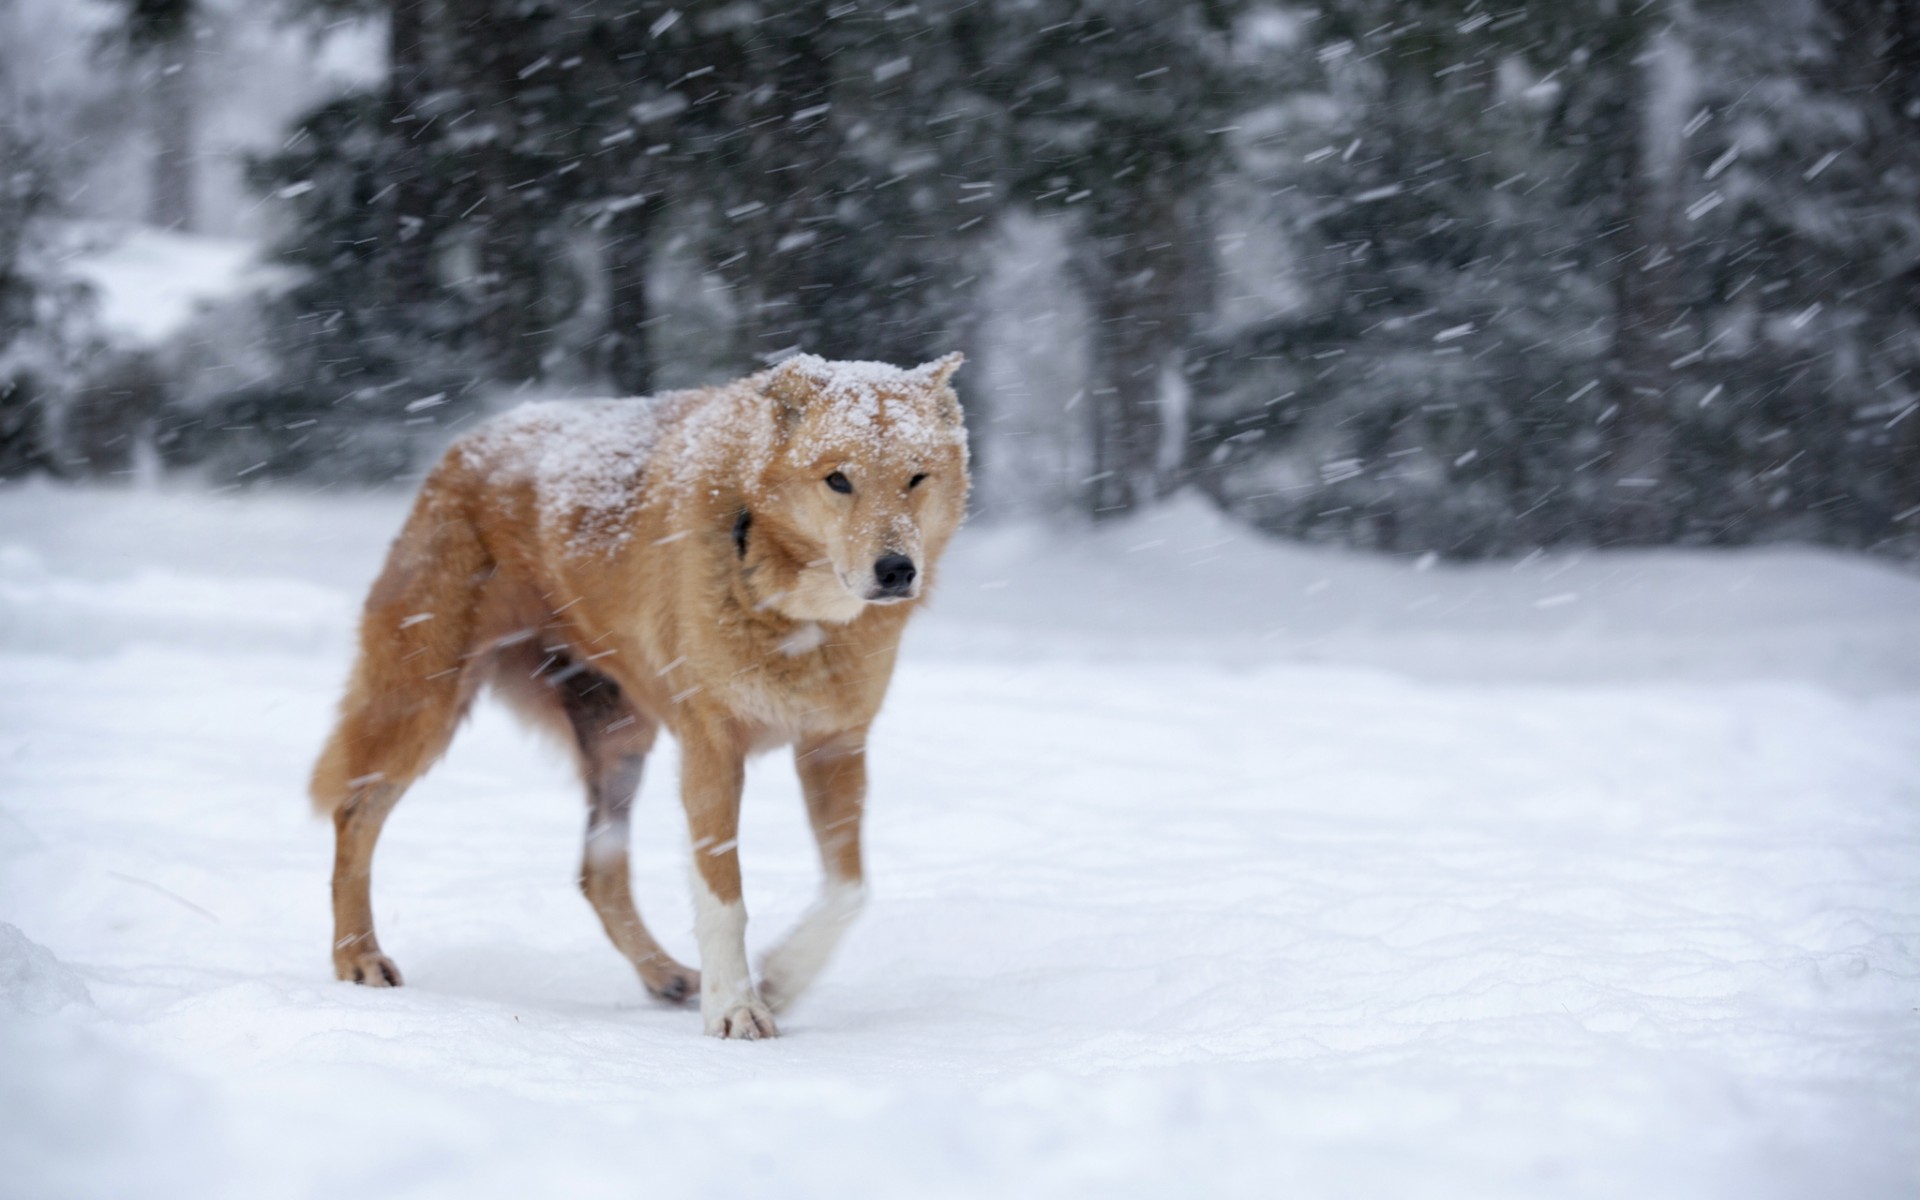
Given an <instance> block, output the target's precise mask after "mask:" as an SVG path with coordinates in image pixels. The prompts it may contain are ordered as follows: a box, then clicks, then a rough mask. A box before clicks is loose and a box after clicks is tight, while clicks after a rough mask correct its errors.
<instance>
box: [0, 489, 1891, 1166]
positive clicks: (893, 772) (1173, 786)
mask: <svg viewBox="0 0 1920 1200" xmlns="http://www.w3.org/2000/svg"><path fill="white" fill-rule="evenodd" d="M402 503H403V501H402V500H401V499H399V498H395V497H372V498H368V497H330V498H321V499H315V498H308V497H301V496H296V495H291V494H284V493H283V494H268V495H255V496H250V497H244V498H235V497H224V498H221V497H209V496H205V495H194V494H174V493H164V492H163V493H139V492H111V491H79V492H75V491H65V490H56V489H51V488H45V487H34V488H26V489H14V490H5V491H0V922H4V923H5V924H0V1163H4V1164H5V1166H4V1169H0V1194H4V1195H6V1196H20V1197H36V1198H43V1197H44V1198H52V1197H62V1196H103V1197H104V1196H141V1197H168V1196H176V1195H177V1196H193V1197H196V1198H199V1197H246V1198H254V1197H280V1196H309V1195H312V1196H318V1195H355V1196H372V1195H379V1196H387V1195H394V1196H447V1197H490V1196H530V1195H534V1196H561V1195H565V1196H588V1197H593V1196H608V1197H615V1196H618V1197H629V1196H635V1195H656V1194H657V1195H662V1196H708V1195H713V1196H727V1195H741V1196H747V1195H751V1196H761V1195H779V1196H834V1197H846V1196H866V1195H889V1196H916V1197H917V1196H943V1195H954V1196H960V1195H967V1196H975V1195H991V1196H996V1197H1010V1196H1035V1197H1039V1196H1047V1197H1052V1196H1076V1195H1077V1196H1100V1197H1111V1196H1131V1195H1140V1196H1164V1195H1209V1194H1211V1195H1260V1196H1271V1195H1276V1194H1295V1195H1310V1196H1311V1195H1326V1196H1365V1197H1374V1196H1385V1195H1424V1196H1462V1197H1474V1198H1476V1200H1478V1198H1485V1197H1500V1196H1529V1197H1533V1196H1553V1197H1567V1196H1621V1197H1636V1198H1639V1197H1658V1196H1728V1197H1733V1196H1740V1197H1756V1196H1847V1197H1850V1198H1863V1197H1877V1196H1888V1197H1891V1196H1912V1195H1914V1194H1916V1191H1917V1190H1920V1153H1916V1150H1915V1146H1916V1131H1917V1130H1920V579H1916V578H1915V577H1913V576H1909V575H1902V574H1900V573H1898V572H1896V571H1895V570H1893V569H1891V568H1889V567H1887V566H1884V565H1879V564H1874V563H1869V562H1866V561H1863V560H1860V559H1855V558H1849V557H1845V556H1839V555H1832V554H1825V553H1818V552H1813V551H1789V550H1768V551H1755V552H1744V553H1728V554H1720V555H1700V554H1678V553H1670V554H1651V555H1594V556H1587V557H1555V558H1542V559H1536V560H1533V561H1530V562H1527V563H1522V564H1517V565H1516V564H1497V565H1486V566H1479V567H1473V568H1455V567H1447V566H1431V565H1429V566H1426V567H1425V569H1420V568H1419V567H1417V566H1416V565H1415V564H1411V563H1407V562H1405V561H1388V560H1376V559H1363V558H1357V557H1352V556H1343V555H1336V554H1329V553H1322V552H1316V551H1306V550H1301V549H1297V548H1287V547H1281V546H1276V545H1272V544H1270V543H1263V542H1260V541H1258V540H1257V539H1253V538H1251V537H1250V536H1248V535H1246V534H1245V533H1243V532H1241V531H1238V530H1236V529H1234V528H1233V527H1231V526H1228V525H1224V524H1221V523H1219V522H1216V521H1214V520H1212V519H1210V518H1209V517H1208V516H1207V515H1206V514H1204V513H1202V512H1200V511H1199V510H1197V509H1195V508H1192V507H1189V506H1175V507H1174V508H1172V509H1170V510H1169V511H1168V512H1167V513H1165V514H1162V515H1160V516H1159V517H1156V518H1152V519H1147V520H1142V521H1139V522H1136V523H1133V524H1130V525H1128V526H1125V527H1123V528H1118V529H1113V530H1107V531H1103V532H1101V533H1100V534H1099V535H1098V536H1095V537H1088V536H1086V535H1084V534H1081V533H1074V532H1072V531H1059V532H1045V531H1041V530H1037V529H1031V528H1017V529H993V528H982V529H977V530H973V531H970V532H969V533H968V534H965V535H963V538H962V541H961V544H960V545H959V546H958V547H957V549H956V552H955V557H954V559H953V561H952V564H951V570H950V571H949V573H948V576H947V578H946V580H945V582H944V587H943V593H942V598H941V602H940V606H939V609H938V611H937V612H935V613H933V614H931V615H930V616H929V617H928V618H927V619H926V620H925V621H924V623H923V625H922V626H921V627H919V628H918V629H916V631H915V633H914V635H913V640H912V644H911V648H910V651H909V653H908V654H907V655H906V657H905V659H904V662H903V664H902V667H901V671H900V676H899V679H898V683H897V685H896V689H895V691H894V694H893V697H892V699H891V700H890V702H889V708H888V711H887V713H886V715H885V717H884V718H883V727H882V732H881V734H880V736H879V737H878V739H877V742H876V745H875V763H874V771H873V774H874V779H875V802H874V805H873V810H872V811H873V817H872V823H871V826H870V828H871V861H872V863H873V869H874V890H875V902H874V904H873V905H872V906H871V908H870V909H869V913H868V916H867V917H866V918H865V919H864V920H863V923H862V924H861V925H860V926H858V927H857V928H856V931H855V933H854V934H853V936H852V937H851V938H850V940H849V943H848V945H847V947H846V950H845V952H844V954H843V956H842V958H841V959H840V960H839V961H838V962H837V963H836V964H835V966H834V967H833V968H832V969H831V970H830V972H829V973H828V975H827V976H826V978H825V979H824V981H823V982H822V983H821V984H820V986H819V987H818V989H817V990H816V991H815V992H814V993H813V994H811V995H810V996H809V997H808V998H807V1000H806V1001H805V1002H804V1003H803V1004H802V1005H801V1006H800V1007H799V1008H797V1009H796V1010H795V1011H794V1012H793V1013H792V1014H790V1015H789V1016H788V1017H787V1019H786V1020H785V1021H784V1022H783V1029H784V1031H785V1033H786V1035H787V1036H785V1037H784V1038H783V1039H781V1040H780V1041H777V1042H773V1043H766V1044H725V1043H720V1042H715V1041H712V1040H710V1039H707V1038H703V1037H701V1036H700V1035H699V1022H698V1020H697V1018H696V1017H695V1016H694V1014H692V1013H691V1012H689V1011H686V1010H678V1009H671V1008H666V1007H661V1006H657V1005H654V1004H651V1003H649V1002H647V1001H646V1000H645V999H644V998H643V997H642V995H641V993H640V990H639V987H638V985H637V984H636V982H635V980H634V979H633V978H632V977H631V974H630V973H629V971H628V970H627V968H626V967H625V965H624V964H623V963H622V962H621V961H620V960H619V959H618V958H617V957H616V956H615V954H614V952H613V950H612V949H611V947H609V946H608V945H607V944H606V943H605V940H604V938H603V935H602V934H601V933H600V931H599V929H598V927H597V926H596V925H595V924H594V922H593V919H592V917H591V915H590V913H589V910H588V909H587V906H586V904H585V902H584V901H583V900H581V898H580V897H579V895H578V894H577V893H576V892H575V890H574V888H573V885H572V872H573V868H574V863H575V860H576V857H577V853H578V837H579V834H580V826H581V824H582V817H583V813H582V805H581V802H580V799H579V797H578V796H577V795H576V794H575V790H574V786H573V785H572V784H571V783H570V781H569V780H568V779H567V778H566V775H565V772H564V771H563V769H562V768H561V766H560V765H559V760H558V758H557V756H556V755H555V754H554V753H553V752H552V751H550V750H549V749H548V748H546V747H544V746H543V745H541V744H539V743H537V742H535V741H533V740H531V739H529V738H528V737H526V736H523V735H522V734H521V733H520V732H519V731H518V730H517V729H515V728H514V727H513V726H512V725H511V724H510V722H509V721H508V720H507V719H506V718H505V717H504V716H503V715H502V714H501V713H500V712H499V711H497V710H495V709H493V708H486V709H484V710H483V711H481V712H480V713H479V715H478V716H477V718H476V720H475V721H474V722H473V724H472V725H471V726H470V727H469V728H468V730H467V731H466V732H465V734H464V736H463V737H462V738H461V740H460V741H459V742H458V743H457V744H456V747H455V750H454V752H453V754H452V755H451V756H450V758H449V759H448V760H447V761H446V762H445V763H444V764H443V765H442V766H441V768H440V769H439V770H438V771H436V772H435V773H434V774H433V775H432V776H431V777H430V778H429V779H428V781H427V782H426V783H424V784H423V785H422V786H420V787H419V788H418V789H417V790H416V792H415V793H414V794H413V795H412V796H410V797H409V799H408V801H407V802H406V804H404V805H403V806H402V807H401V809H400V810H399V812H398V814H397V815H396V817H395V818H394V820H393V822H392V824H391V825H390V826H389V833H388V836H387V838H386V840H385V841H384V842H383V845H382V850H381V856H380V860H379V864H378V871H377V876H376V886H375V903H376V907H377V909H378V910H379V913H380V918H381V922H382V924H381V933H382V938H383V941H384V943H385V945H386V947H387V949H388V950H389V951H391V952H392V953H393V955H394V957H395V958H396V959H397V960H398V961H399V963H400V964H401V966H402V968H403V969H404V970H405V971H406V973H407V980H408V984H409V986H408V987H407V988H405V989H402V990H399V991H372V990H367V989H363V988H355V987H352V986H349V985H346V984H340V983H335V982H333V981H332V979H331V978H330V973H329V969H328V960H327V953H326V943H327V936H328V925H327V920H328V918H327V902H326V889H327V885H326V876H327V871H328V866H329V856H330V832H329V830H328V828H327V827H326V826H325V825H324V824H322V823H320V822H318V821H316V820H315V819H313V818H312V817H311V816H310V815H309V814H308V812H307V809H306V806H305V802H304V800H303V798H302V795H301V784H302V778H303V775H304V773H305V771H306V768H307V766H308V764H309V761H310V758H311V756H312V754H313V753H314V751H315V749H316V747H317V745H318V743H319V739H320V737H321V736H322V733H323V731H324V727H325V723H326V719H327V713H328V709H329V707H330V705H331V704H332V702H333V700H334V698H335V695H336V690H337V688H338V685H339V683H340V681H341V678H342V675H343V672H344V670H345V666H346V661H347V658H346V655H347V636H348V632H349V629H350V625H351V620H352V614H353V610H354V607H355V605H356V604H357V602H358V593H359V592H360V590H361V588H362V587H363V585H364V583H365V581H366V580H367V579H368V578H369V577H370V575H371V573H372V571H373V570H374V568H375V566H376V563H377V559H378V556H379V554H380V553H381V551H382V550H383V549H384V546H385V542H386V539H387V538H388V537H389V536H390V535H391V533H392V531H393V529H394V528H395V527H396V526H397V524H398V519H399V515H400V511H401V507H402ZM673 777H674V767H673V764H672V761H671V756H670V755H663V756H662V758H661V760H660V761H659V762H658V763H656V764H655V765H654V766H653V767H652V770H651V774H650V776H649V780H648V783H647V785H646V789H645V792H644V793H643V797H642V810H643V814H644V815H643V817H642V819H641V822H640V825H639V828H638V829H637V830H636V874H637V878H638V881H639V887H640V892H641V901H642V906H643V909H644V910H645V911H646V912H647V913H648V915H649V917H650V918H651V921H652V923H653V926H654V928H655V929H656V930H657V931H659V932H660V933H661V935H662V937H663V938H664V940H666V941H667V942H668V944H669V945H671V946H673V947H675V948H676V949H677V950H678V951H680V952H681V953H682V954H683V955H687V954H691V952H692V938H691V935H690V931H689V924H690V917H689V905H688V903H687V901H686V899H685V897H684V896H683V894H682V891H683V882H684V878H685V867H684V853H685V851H684V835H683V834H682V833H681V832H680V827H679V824H678V815H677V813H676V812H675V805H674V803H673V800H672V780H673ZM747 807H748V813H747V819H746V829H745V831H744V838H743V845H744V857H745V860H746V870H747V880H748V884H747V886H748V901H749V905H750V907H751V909H752V911H753V913H754V917H755V920H754V927H753V930H752V932H751V934H750V939H751V940H754V941H756V942H757V944H761V945H764V944H766V942H767V941H768V940H770V938H771V937H772V936H773V934H774V933H775V932H777V931H778V930H779V929H781V928H782V927H784V925H785V924H786V922H787V921H788V920H790V919H791V918H792V917H793V916H794V915H796V914H797V913H798V911H799V910H800V908H801V907H802V906H803V904H804V903H805V900H806V898H807V895H808V891H809V888H810V886H811V882H812V868H811V852H810V850H809V848H808V846H807V840H806V835H805V832H804V829H803V824H802V821H801V817H800V813H799V804H798V799H797V795H796V791H795V788H794V786H793V784H792V783H791V782H790V781H789V779H788V778H787V775H786V772H785V770H784V764H783V763H782V762H781V761H779V760H778V759H769V760H766V761H764V762H763V763H762V764H760V765H759V767H758V768H757V770H756V773H755V774H754V775H753V777H752V778H751V780H750V783H749V796H748V806H747Z"/></svg>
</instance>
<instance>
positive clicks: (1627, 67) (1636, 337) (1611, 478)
mask: <svg viewBox="0 0 1920 1200" xmlns="http://www.w3.org/2000/svg"><path fill="white" fill-rule="evenodd" d="M1628 19H1632V18H1628ZM1682 38H1683V33H1682V32H1681V31H1679V30H1672V29H1669V30H1665V31H1662V32H1660V33H1658V34H1655V35H1653V36H1651V37H1647V36H1644V35H1637V34H1635V35H1629V36H1628V37H1627V38H1625V39H1623V41H1624V46H1623V48H1622V49H1621V50H1620V51H1618V53H1619V55H1620V58H1619V61H1617V63H1616V65H1615V76H1616V80H1617V83H1616V87H1617V95H1618V99H1617V100H1616V101H1614V102H1613V103H1612V104H1611V105H1610V106H1609V107H1610V110H1611V111H1610V113H1609V119H1606V120H1604V121H1603V122H1602V129H1601V131H1600V132H1601V137H1602V139H1603V141H1604V143H1605V145H1606V146H1607V151H1606V153H1607V157H1608V159H1609V166H1610V168H1611V172H1612V175H1613V179H1614V188H1615V190H1614V193H1613V205H1612V210H1613V211H1612V213H1611V220H1610V226H1611V228H1610V232H1609V242H1610V244H1611V248H1612V251H1613V274H1612V278H1611V281H1610V283H1611V288H1610V290H1611V292H1612V295H1613V343H1612V347H1611V350H1610V352H1609V355H1608V362H1607V372H1606V376H1607V384H1608V388H1609V398H1610V400H1611V402H1612V404H1613V406H1614V408H1613V413H1614V415H1613V417H1612V419H1611V422H1610V428H1609V429H1608V430H1607V433H1608V435H1609V436H1608V444H1609V446H1610V447H1611V449H1612V454H1611V456H1610V457H1609V458H1608V460H1607V462H1606V464H1605V466H1604V467H1603V470H1604V471H1605V477H1604V482H1603V487H1604V488H1605V492H1604V494H1605V495H1606V496H1607V508H1608V512H1607V514H1606V515H1605V517H1604V518H1603V520H1602V522H1601V526H1602V529H1603V530H1604V531H1605V537H1606V540H1608V541H1612V542H1630V543H1649V542H1661V541H1666V540H1668V539H1670V538H1671V536H1672V535H1673V533H1674V532H1675V529H1674V522H1675V517H1676V515H1677V511H1678V506H1677V498H1676V496H1675V495H1674V492H1673V488H1674V487H1676V486H1677V483H1676V481H1675V480H1674V478H1673V452H1674V446H1673V440H1674V428H1673V404H1674V396H1673V389H1674V386H1675V384H1676V383H1677V382H1678V379H1677V378H1676V376H1675V370H1674V368H1673V366H1672V365H1671V364H1672V362H1673V360H1674V359H1676V358H1679V357H1681V356H1682V355H1683V354H1684V353H1685V352H1686V351H1687V350H1688V349H1690V348H1691V347H1692V344H1693V340H1694V339H1693V338H1692V337H1690V336H1689V334H1688V331H1687V329H1686V322H1687V318H1688V314H1687V307H1686V300H1685V287H1684V284H1683V282H1682V277H1681V272H1680V259H1679V241H1680V230H1679V212H1678V208H1679V202H1678V198H1677V197H1678V191H1677V187H1678V180H1679V174H1680V169H1681V165H1682V162H1681V158H1682V153H1683V151H1682V147H1681V145H1680V141H1679V138H1680V134H1679V130H1678V127H1677V126H1678V122H1679V121H1684V119H1685V114H1684V113H1683V112H1681V111H1680V110H1682V109H1684V108H1685V105H1686V100H1685V98H1684V96H1683V95H1682V94H1681V90H1683V89H1684V78H1685V74H1686V62H1685V59H1686V55H1687V47H1686V44H1685V42H1684V41H1683V40H1682Z"/></svg>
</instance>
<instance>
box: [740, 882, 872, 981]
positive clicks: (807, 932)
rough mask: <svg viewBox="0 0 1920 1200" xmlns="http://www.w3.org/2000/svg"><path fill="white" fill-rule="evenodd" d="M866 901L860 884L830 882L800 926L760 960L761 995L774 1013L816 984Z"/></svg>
mask: <svg viewBox="0 0 1920 1200" xmlns="http://www.w3.org/2000/svg"><path fill="white" fill-rule="evenodd" d="M866 897H867V889H866V888H865V887H864V886H863V885H861V884H859V883H855V882H852V881H849V880H844V879H829V880H828V881H827V883H826V886H824V887H823V888H821V889H820V898H819V899H818V900H815V901H814V902H813V905H812V907H810V908H808V909H807V911H806V912H805V913H803V914H802V915H801V917H800V921H799V923H798V924H796V925H795V926H794V927H793V929H792V931H791V932H789V933H788V934H787V936H786V938H785V939H784V940H783V941H781V943H780V944H779V945H778V946H775V947H774V948H773V949H772V950H769V951H768V952H767V954H766V956H765V957H764V958H762V959H761V960H760V994H761V995H762V996H764V997H765V998H766V1001H767V1003H768V1004H769V1005H770V1006H772V1008H773V1011H774V1012H781V1011H783V1010H784V1009H785V1008H786V1007H787V1006H788V1005H790V1004H792V1003H793V1001H794V999H795V998H796V997H798V996H799V995H800V993H801V992H804V991H806V990H807V987H808V985H810V984H811V983H813V980H814V977H815V976H817V975H819V974H820V970H821V968H822V967H825V966H826V965H827V960H828V959H830V958H832V957H833V952H834V949H835V948H836V947H837V946H839V945H840V939H841V938H842V937H843V936H845V934H846V932H847V927H848V926H849V925H852V924H853V919H854V918H855V917H857V916H859V915H860V908H861V906H862V905H863V904H865V903H866Z"/></svg>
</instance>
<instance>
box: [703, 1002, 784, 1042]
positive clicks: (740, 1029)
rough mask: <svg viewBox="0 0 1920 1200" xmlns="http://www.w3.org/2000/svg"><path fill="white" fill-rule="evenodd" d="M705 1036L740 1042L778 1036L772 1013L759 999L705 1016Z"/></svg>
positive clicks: (727, 1007) (738, 1003)
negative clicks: (738, 1040)
mask: <svg viewBox="0 0 1920 1200" xmlns="http://www.w3.org/2000/svg"><path fill="white" fill-rule="evenodd" d="M706 1019H707V1036H708V1037H717V1038H728V1039H736V1038H737V1039H740V1040H742V1041H756V1040H758V1039H760V1038H775V1037H779V1036H780V1030H779V1028H778V1027H777V1026H775V1025H774V1023H773V1011H772V1010H771V1009H769V1008H768V1007H767V1006H766V1004H765V1002H764V1001H762V1000H761V999H760V998H759V997H757V996H756V997H751V998H749V999H746V1000H739V1001H735V1002H734V1003H732V1004H729V1005H727V1006H726V1007H724V1008H718V1009H716V1010H715V1011H713V1012H710V1013H708V1014H707V1018H706Z"/></svg>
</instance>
